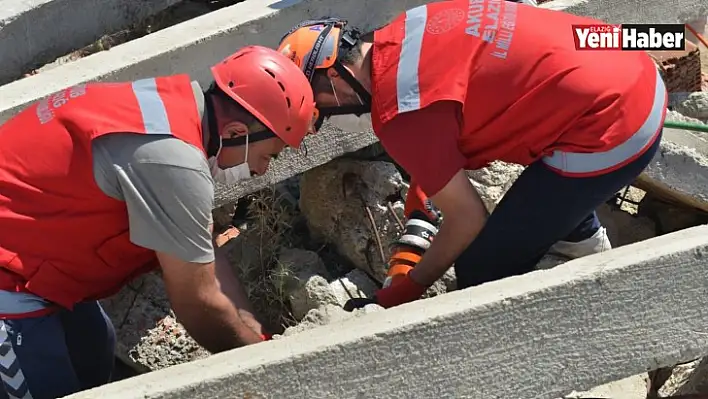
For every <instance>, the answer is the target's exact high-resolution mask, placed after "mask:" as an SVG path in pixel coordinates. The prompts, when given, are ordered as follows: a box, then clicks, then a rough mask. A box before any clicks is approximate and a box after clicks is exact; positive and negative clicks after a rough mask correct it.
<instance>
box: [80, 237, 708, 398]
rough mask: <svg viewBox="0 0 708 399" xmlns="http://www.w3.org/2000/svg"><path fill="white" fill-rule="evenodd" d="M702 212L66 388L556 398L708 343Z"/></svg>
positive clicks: (177, 394)
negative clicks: (680, 224) (506, 273)
mask: <svg viewBox="0 0 708 399" xmlns="http://www.w3.org/2000/svg"><path fill="white" fill-rule="evenodd" d="M707 282H708V226H701V227H695V228H692V229H688V230H683V231H680V232H676V233H672V234H668V235H665V236H662V237H657V238H654V239H651V240H648V241H644V242H641V243H637V244H632V245H628V246H625V247H621V248H617V249H615V250H613V251H609V252H604V253H600V254H596V255H592V256H588V257H585V258H581V259H577V260H574V261H571V262H568V263H566V264H564V265H561V266H559V267H557V268H554V269H551V270H544V271H537V272H532V273H529V274H526V275H522V276H516V277H512V278H508V279H504V280H500V281H495V282H492V283H488V284H484V285H481V286H478V287H473V288H470V289H466V290H461V291H456V292H452V293H448V294H445V295H441V296H437V297H434V298H431V299H426V300H420V301H416V302H413V303H409V304H406V305H402V306H400V307H397V308H393V309H389V310H385V311H378V312H374V313H371V314H367V315H364V316H362V317H360V318H357V319H356V320H345V321H342V322H340V323H336V324H333V325H327V326H323V327H319V328H315V329H313V330H310V331H308V332H307V333H302V334H296V335H294V336H290V337H284V338H283V339H279V340H275V341H269V342H265V343H261V344H257V345H252V346H248V347H244V348H239V349H236V350H233V351H229V352H226V353H221V354H218V355H213V356H211V357H209V358H207V359H203V360H198V361H196V362H193V363H189V364H183V365H178V366H175V367H171V368H168V369H164V370H160V371H157V372H154V373H150V374H145V375H141V376H138V377H136V378H133V379H131V380H127V381H120V382H117V383H114V384H110V385H106V386H103V387H101V388H97V389H93V390H89V391H85V392H82V393H79V394H75V395H72V396H70V397H69V398H72V399H88V398H105V399H109V398H121V399H129V398H148V397H149V398H152V399H161V398H165V399H167V398H170V399H179V398H193V397H196V396H198V397H208V398H241V397H263V398H283V397H287V398H322V397H337V398H355V397H376V398H400V397H419V398H422V397H458V398H557V397H560V396H563V395H564V394H568V393H570V392H571V391H573V390H586V389H589V388H591V387H594V386H597V385H600V384H604V383H607V382H610V381H616V380H619V379H622V378H625V377H629V376H632V375H637V374H640V373H642V372H645V371H646V370H652V369H656V368H659V367H664V366H670V365H673V364H677V363H680V362H685V361H688V360H690V359H695V358H697V357H700V356H701V355H703V354H705V353H708V312H705V309H706V307H707V306H708V295H706V283H707Z"/></svg>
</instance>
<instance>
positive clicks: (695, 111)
mask: <svg viewBox="0 0 708 399" xmlns="http://www.w3.org/2000/svg"><path fill="white" fill-rule="evenodd" d="M681 94H684V93H681ZM673 102H674V104H673V108H674V110H676V111H678V112H680V113H681V114H683V115H685V116H688V117H690V118H695V119H700V120H707V119H708V92H705V91H699V92H696V93H685V94H684V95H683V96H681V98H675V99H674V101H673Z"/></svg>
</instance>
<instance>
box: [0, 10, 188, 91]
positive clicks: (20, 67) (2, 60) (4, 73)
mask: <svg viewBox="0 0 708 399" xmlns="http://www.w3.org/2000/svg"><path fill="white" fill-rule="evenodd" d="M179 1H180V0H100V1H97V0H22V1H18V0H0V84H4V83H7V82H10V81H12V80H14V79H16V78H17V77H19V76H21V75H22V73H25V72H27V69H28V68H33V67H36V66H38V65H33V63H40V64H42V63H47V62H51V61H53V60H54V59H55V58H57V57H59V56H62V55H65V54H67V53H69V52H71V51H73V50H76V49H77V48H80V47H83V46H86V45H88V44H90V43H91V42H93V41H95V40H96V39H98V38H99V37H101V36H102V35H104V34H106V33H113V32H117V31H119V30H121V29H125V28H127V27H128V26H130V25H131V24H134V23H136V22H139V21H140V20H142V19H144V18H146V17H149V16H151V15H153V14H155V13H157V12H159V11H161V10H163V9H165V8H167V7H169V6H170V5H172V4H175V3H178V2H179Z"/></svg>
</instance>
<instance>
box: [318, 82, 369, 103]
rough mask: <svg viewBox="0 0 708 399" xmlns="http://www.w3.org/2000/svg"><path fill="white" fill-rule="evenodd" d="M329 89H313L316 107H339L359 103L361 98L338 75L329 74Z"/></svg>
mask: <svg viewBox="0 0 708 399" xmlns="http://www.w3.org/2000/svg"><path fill="white" fill-rule="evenodd" d="M329 82H330V83H329V84H330V88H331V91H332V92H331V93H330V92H329V91H330V90H327V91H324V90H319V91H317V90H316V91H315V103H316V104H317V108H327V107H341V106H345V105H359V104H361V100H360V99H359V96H358V95H357V94H356V92H355V91H354V89H352V87H351V86H350V85H349V84H348V83H347V82H346V81H345V80H344V79H342V78H341V77H340V76H339V75H336V76H330V77H329Z"/></svg>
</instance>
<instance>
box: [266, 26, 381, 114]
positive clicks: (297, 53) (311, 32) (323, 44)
mask: <svg viewBox="0 0 708 399" xmlns="http://www.w3.org/2000/svg"><path fill="white" fill-rule="evenodd" d="M346 25H347V21H346V20H343V19H339V18H323V19H318V20H307V21H303V22H301V23H299V24H298V25H296V26H294V27H293V28H292V29H290V31H289V32H288V33H286V34H285V35H284V36H283V38H282V39H280V45H279V46H278V51H279V52H281V53H282V54H284V55H285V56H287V57H288V58H290V60H292V61H293V62H294V63H295V65H297V66H298V67H300V69H302V72H303V73H304V74H305V76H306V77H307V79H308V80H309V81H310V82H312V77H313V76H314V74H315V72H316V71H317V70H318V69H327V68H330V67H333V68H335V69H336V70H337V72H338V73H339V75H340V76H341V77H342V78H343V79H344V80H345V81H346V82H347V83H348V84H349V85H350V86H351V87H352V88H353V89H354V91H356V93H357V94H358V95H359V98H361V100H362V102H363V104H362V105H358V106H357V105H355V106H343V107H328V108H322V109H320V114H321V116H322V117H326V116H331V115H346V114H357V115H361V114H362V113H367V112H370V111H371V94H370V93H369V92H368V91H367V90H366V89H365V88H364V86H362V84H361V83H360V82H359V81H358V80H357V79H356V78H355V77H354V76H353V75H352V74H351V72H349V70H348V69H347V68H345V67H344V65H343V64H342V63H341V62H340V61H339V58H338V57H339V55H340V49H345V50H349V49H350V48H352V47H354V46H356V45H357V43H358V42H359V36H360V35H361V33H360V32H359V30H357V29H349V28H346ZM321 124H322V119H318V121H317V123H316V127H318V128H319V125H321Z"/></svg>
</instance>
